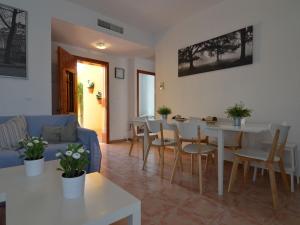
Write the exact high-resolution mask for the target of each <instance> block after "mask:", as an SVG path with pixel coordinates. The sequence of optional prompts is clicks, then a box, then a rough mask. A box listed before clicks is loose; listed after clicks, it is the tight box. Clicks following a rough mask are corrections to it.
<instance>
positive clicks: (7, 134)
mask: <svg viewBox="0 0 300 225" xmlns="http://www.w3.org/2000/svg"><path fill="white" fill-rule="evenodd" d="M26 135H27V123H26V119H25V117H24V116H17V117H14V118H12V119H10V120H8V121H6V122H5V123H2V124H0V148H2V149H16V148H18V147H19V141H20V140H21V139H24V138H25V137H26Z"/></svg>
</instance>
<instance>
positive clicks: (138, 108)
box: [136, 69, 156, 117]
mask: <svg viewBox="0 0 300 225" xmlns="http://www.w3.org/2000/svg"><path fill="white" fill-rule="evenodd" d="M141 73H142V74H147V75H150V76H154V79H156V77H155V73H154V72H150V71H146V70H139V69H138V70H137V71H136V77H137V92H136V95H137V107H136V108H137V113H136V115H137V117H139V111H140V103H139V102H140V97H139V93H140V82H139V76H140V74H141ZM155 92H156V82H154V106H155V102H156V94H155Z"/></svg>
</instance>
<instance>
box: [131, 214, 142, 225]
mask: <svg viewBox="0 0 300 225" xmlns="http://www.w3.org/2000/svg"><path fill="white" fill-rule="evenodd" d="M141 224H142V223H141V211H136V212H134V213H133V214H132V215H130V216H129V217H128V225H141Z"/></svg>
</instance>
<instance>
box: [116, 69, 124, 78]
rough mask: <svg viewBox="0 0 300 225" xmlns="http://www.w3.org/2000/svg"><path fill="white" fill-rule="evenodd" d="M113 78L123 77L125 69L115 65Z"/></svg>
mask: <svg viewBox="0 0 300 225" xmlns="http://www.w3.org/2000/svg"><path fill="white" fill-rule="evenodd" d="M115 78H117V79H124V78H125V69H123V68H120V67H115Z"/></svg>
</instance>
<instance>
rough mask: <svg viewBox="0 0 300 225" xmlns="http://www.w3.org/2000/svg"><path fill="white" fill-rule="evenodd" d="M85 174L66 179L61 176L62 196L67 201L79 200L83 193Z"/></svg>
mask: <svg viewBox="0 0 300 225" xmlns="http://www.w3.org/2000/svg"><path fill="white" fill-rule="evenodd" d="M85 174H86V173H85V172H84V173H83V174H82V175H81V176H79V177H72V178H66V177H63V176H62V186H63V194H64V197H65V198H67V199H74V198H79V197H80V196H82V195H83V193H84V185H85Z"/></svg>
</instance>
